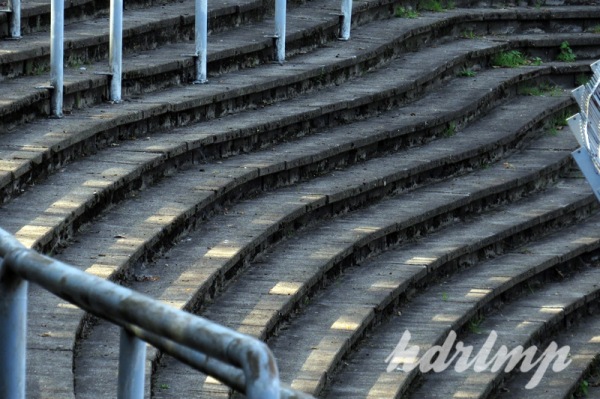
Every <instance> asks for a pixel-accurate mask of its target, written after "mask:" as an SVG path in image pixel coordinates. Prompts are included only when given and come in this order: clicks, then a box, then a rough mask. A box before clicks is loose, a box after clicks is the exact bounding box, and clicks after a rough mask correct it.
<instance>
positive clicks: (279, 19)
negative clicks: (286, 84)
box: [275, 0, 287, 64]
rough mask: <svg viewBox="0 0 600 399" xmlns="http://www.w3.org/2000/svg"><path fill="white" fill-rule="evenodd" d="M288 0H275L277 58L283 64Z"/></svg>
mask: <svg viewBox="0 0 600 399" xmlns="http://www.w3.org/2000/svg"><path fill="white" fill-rule="evenodd" d="M286 7H287V4H286V0H275V53H276V54H275V57H276V60H277V62H279V63H280V64H282V63H283V62H284V61H285V23H286Z"/></svg>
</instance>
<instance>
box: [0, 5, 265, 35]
mask: <svg viewBox="0 0 600 399" xmlns="http://www.w3.org/2000/svg"><path fill="white" fill-rule="evenodd" d="M50 3H51V2H50V1H39V0H38V1H28V0H25V1H22V2H21V35H22V36H25V37H27V36H29V35H31V34H32V33H37V32H49V31H50V11H51V6H50ZM171 3H175V2H174V1H166V0H165V1H160V2H157V1H154V0H142V1H137V0H135V1H128V2H127V3H126V4H124V13H125V15H127V14H129V12H130V11H132V10H139V9H144V8H150V7H165V8H167V7H168V6H169V5H172V4H171ZM208 6H209V14H208V15H209V21H210V22H213V23H212V24H211V25H209V27H210V28H212V29H218V28H219V27H220V24H215V23H214V21H215V20H216V19H218V18H219V17H221V18H222V17H223V16H225V15H227V16H228V19H231V20H232V21H238V23H239V22H243V21H245V20H247V19H248V18H249V16H251V15H252V14H257V15H261V14H263V13H264V12H265V7H266V5H265V3H264V2H262V1H256V0H250V1H248V0H246V1H239V2H236V4H226V3H225V4H224V3H221V4H219V5H215V4H209V5H208ZM215 6H216V7H215ZM109 7H110V2H108V1H98V0H75V1H68V2H65V11H64V12H65V14H64V20H65V25H73V24H76V23H81V22H83V21H88V20H93V19H100V18H107V17H108V15H109ZM4 10H5V8H4V7H2V11H4ZM6 10H8V7H7V8H6ZM8 32H9V14H8V13H7V12H0V39H2V38H6V37H8Z"/></svg>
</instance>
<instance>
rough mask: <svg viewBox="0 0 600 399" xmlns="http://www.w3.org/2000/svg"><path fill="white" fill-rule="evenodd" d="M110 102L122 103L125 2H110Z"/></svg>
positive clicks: (115, 0) (119, 0)
mask: <svg viewBox="0 0 600 399" xmlns="http://www.w3.org/2000/svg"><path fill="white" fill-rule="evenodd" d="M109 23H110V28H109V29H110V38H109V59H108V62H109V67H110V76H111V78H110V89H109V90H110V94H109V98H110V101H112V102H115V103H118V102H120V101H121V73H122V66H123V0H110V22H109Z"/></svg>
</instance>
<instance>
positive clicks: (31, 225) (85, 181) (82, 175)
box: [0, 49, 570, 251]
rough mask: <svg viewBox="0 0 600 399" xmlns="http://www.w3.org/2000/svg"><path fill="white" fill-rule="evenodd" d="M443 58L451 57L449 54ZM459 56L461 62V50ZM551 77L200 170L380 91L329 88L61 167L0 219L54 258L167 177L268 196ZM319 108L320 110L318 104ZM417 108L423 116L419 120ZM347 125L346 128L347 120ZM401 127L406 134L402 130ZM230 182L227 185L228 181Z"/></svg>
mask: <svg viewBox="0 0 600 399" xmlns="http://www.w3.org/2000/svg"><path fill="white" fill-rule="evenodd" d="M446 50H447V49H446ZM417 54H419V53H417ZM445 54H446V56H449V53H448V52H447V51H446V52H445ZM434 55H436V51H435V50H432V52H427V51H424V52H423V54H421V56H420V57H417V58H413V57H411V58H409V59H411V64H413V63H418V62H419V61H421V67H422V68H421V70H415V71H413V72H411V70H410V69H402V70H401V71H402V77H401V78H400V82H399V83H398V87H399V88H398V91H400V92H401V91H402V88H403V87H407V86H408V88H409V89H410V88H412V87H414V86H415V85H416V84H414V83H413V84H412V85H410V84H407V83H406V82H405V80H404V79H412V78H416V77H418V76H419V75H421V74H423V73H427V71H423V67H424V65H423V62H424V60H427V59H430V60H431V59H432V58H431V57H432V56H434ZM457 56H458V57H460V52H459V54H458V55H457ZM401 61H406V60H401ZM401 61H399V62H401ZM430 62H431V61H430ZM400 65H401V66H402V65H404V63H402V64H400ZM432 68H433V67H432ZM398 71H399V70H397V69H391V68H390V69H384V70H382V71H380V73H379V74H373V75H374V76H373V77H375V76H378V79H381V80H382V81H384V80H387V81H388V82H390V83H391V82H392V81H393V80H394V79H397V78H398V76H399V72H398ZM551 72H552V69H551V68H548V67H544V68H542V67H532V68H528V69H527V70H517V69H494V70H489V71H487V72H484V71H482V72H481V73H480V74H479V76H478V78H477V79H456V80H453V81H451V82H449V84H448V85H447V86H444V87H443V88H441V89H440V90H438V91H435V92H432V93H431V94H430V95H426V96H425V97H424V98H423V99H422V100H418V101H416V102H415V103H414V104H412V105H407V106H406V107H404V108H401V109H399V110H397V111H393V112H390V113H388V114H382V115H381V116H380V117H379V118H377V119H376V120H374V121H371V120H365V121H363V122H359V123H356V124H353V125H342V126H340V127H337V128H332V129H330V130H328V131H327V130H325V131H322V132H321V134H318V135H315V136H314V137H312V138H311V137H307V138H306V139H303V140H301V141H299V142H298V143H293V142H290V143H288V144H284V145H283V146H278V147H274V149H275V150H277V149H279V148H280V149H281V150H280V151H281V152H282V153H283V154H285V155H284V156H283V157H282V156H281V155H280V154H278V153H274V152H272V151H268V152H266V153H265V152H260V153H257V154H256V155H246V156H244V157H241V158H237V157H236V158H232V159H231V160H230V161H227V162H226V163H225V164H223V163H212V164H204V162H205V161H206V160H210V159H214V158H217V159H218V158H220V157H223V156H228V155H229V154H232V153H233V154H235V153H238V152H240V151H243V152H246V151H251V150H252V149H254V148H260V147H264V146H268V145H270V143H272V142H274V141H275V142H277V141H282V140H287V139H291V138H293V137H294V136H295V135H302V134H305V133H309V132H310V133H313V134H314V133H315V131H316V132H319V131H320V130H321V126H322V127H326V126H331V125H336V124H337V123H340V122H337V123H335V122H333V123H332V122H330V121H332V120H334V119H337V118H335V115H340V116H342V115H345V114H346V113H347V112H351V111H352V110H353V109H360V107H361V106H362V105H363V104H369V101H370V100H372V99H373V95H374V93H376V91H377V88H376V87H373V88H371V89H370V90H369V89H368V88H365V87H364V86H365V85H364V84H362V83H360V82H359V81H356V82H353V83H354V86H345V87H340V88H335V89H330V90H329V91H328V93H329V96H328V99H327V101H323V100H318V99H317V98H318V97H319V96H320V95H321V92H318V93H313V95H311V96H308V97H302V98H298V99H295V100H291V101H286V102H284V103H281V104H280V105H279V106H277V107H274V108H268V109H267V110H269V111H271V112H269V113H268V114H267V113H265V112H262V113H261V116H259V117H257V116H256V115H255V114H253V113H241V114H239V115H234V116H232V117H228V118H222V119H217V120H213V121H209V122H207V123H206V124H203V125H205V129H203V130H202V131H198V127H197V126H194V127H190V128H185V129H180V130H176V131H174V132H169V133H167V134H164V135H160V136H151V137H150V138H149V140H137V141H128V142H125V143H123V144H121V145H120V146H116V147H111V148H110V150H107V151H102V152H100V153H98V154H97V155H94V156H91V157H89V158H87V159H86V160H84V161H83V162H75V163H73V164H72V165H67V166H66V167H64V168H63V169H62V173H58V174H54V175H52V176H51V177H49V178H48V179H47V180H46V181H44V182H41V183H38V184H37V185H36V186H34V187H31V188H30V189H28V190H27V191H26V192H25V193H24V194H23V195H21V196H19V197H17V198H16V199H15V200H13V201H12V202H9V203H7V204H5V205H4V206H3V208H1V209H0V214H2V215H3V219H4V220H7V222H6V223H5V225H4V228H7V229H8V230H9V231H12V232H14V233H15V234H17V237H18V238H19V239H21V240H22V241H23V242H24V243H25V244H26V245H29V246H31V247H34V248H37V249H41V250H44V251H50V250H52V249H54V248H55V247H56V246H57V245H61V243H62V242H65V240H66V239H68V238H69V237H70V236H71V235H72V232H73V231H74V230H76V229H77V226H79V225H81V224H83V223H85V222H87V221H88V220H90V218H91V217H93V216H95V215H97V214H99V213H100V212H101V211H102V209H104V208H106V207H108V206H111V205H112V204H113V203H115V202H117V201H118V200H119V198H122V197H123V196H127V195H128V190H131V189H140V188H143V187H145V186H149V185H151V184H152V183H153V182H154V181H157V180H160V178H161V177H162V176H164V175H167V176H168V175H172V174H174V173H175V171H176V170H177V169H185V168H189V167H190V166H193V167H194V170H193V171H188V172H186V173H187V174H188V175H189V176H190V177H191V178H197V170H198V169H203V175H205V176H213V178H216V177H217V176H219V178H221V179H222V178H225V179H228V180H229V182H227V180H221V183H220V185H221V186H222V189H219V190H217V191H216V193H215V197H214V198H213V200H212V201H213V203H214V202H215V201H218V202H222V201H225V200H226V199H227V196H228V195H230V194H231V192H235V191H236V190H237V191H239V189H240V188H242V187H243V186H244V185H247V184H246V183H250V182H260V185H259V187H262V186H265V188H268V187H270V186H276V185H280V184H285V182H286V181H288V184H289V183H293V182H294V181H295V180H297V179H301V178H305V177H307V176H309V175H310V174H312V173H317V174H318V173H321V172H319V170H323V171H326V170H328V169H331V168H335V167H336V165H338V164H340V163H341V164H344V163H352V162H356V161H358V160H360V159H362V158H365V157H371V156H373V155H368V154H369V153H371V154H376V153H378V152H382V151H383V152H385V151H387V150H388V149H389V148H397V149H399V148H402V147H404V146H406V145H414V144H417V143H419V142H427V141H429V140H430V138H428V137H432V136H433V137H435V136H436V135H438V136H439V135H443V132H444V131H446V130H447V129H448V126H450V125H452V124H453V125H452V126H454V128H456V127H457V126H460V125H461V124H462V123H463V122H462V121H466V120H468V119H470V118H473V117H475V116H476V115H478V114H479V113H480V112H485V111H486V110H487V109H489V108H490V107H492V106H493V105H494V104H496V103H497V101H499V100H500V99H501V98H502V97H503V96H504V95H506V94H505V93H510V92H514V91H516V88H515V85H517V84H521V83H522V82H523V81H524V80H527V79H528V78H529V79H531V78H538V77H541V78H546V77H548V78H549V77H550V76H549V75H548V74H550V73H551ZM351 87H354V88H355V91H356V92H357V94H356V95H355V96H353V97H352V100H353V101H352V103H350V104H348V102H345V101H344V98H346V97H347V96H348V95H350V94H351V93H350V92H349V90H350V88H351ZM417 87H418V86H417ZM388 88H389V89H388V90H389V91H391V92H392V93H390V95H393V86H392V87H390V86H388ZM448 96H453V97H454V99H455V100H454V103H453V105H450V104H448V102H447V101H446V100H445V98H447V97H448ZM381 97H382V99H381V100H382V101H385V99H386V98H387V96H384V95H382V96H381ZM316 101H319V102H318V103H315V102H316ZM545 101H548V103H546V102H545ZM569 101H570V100H564V101H561V100H557V98H547V99H543V100H542V102H540V103H539V104H546V105H545V106H547V107H548V112H554V111H558V110H559V109H560V108H562V107H564V106H565V105H567V104H568V103H569ZM339 103H341V105H339ZM423 109H427V110H428V111H427V112H423ZM542 111H543V112H542V113H541V114H540V116H539V118H541V119H543V118H544V117H545V116H544V115H543V114H544V112H546V111H545V109H542ZM355 117H356V116H355ZM355 117H354V118H355ZM346 119H349V120H352V119H353V117H350V116H349V117H348V118H346ZM403 124H406V127H404V128H399V127H400V126H401V125H403ZM307 125H309V126H308V127H307ZM365 132H369V133H365ZM23 140H26V138H24V139H23ZM258 140H260V141H258ZM378 143H380V144H378ZM384 143H385V144H384ZM297 146H298V147H297ZM388 146H390V147H388ZM11 148H14V147H12V146H11ZM348 157H350V158H348ZM346 159H348V160H347V161H346ZM352 159H355V161H352ZM219 162H223V161H219ZM200 164H201V165H200ZM327 164H330V166H327ZM227 165H231V166H230V167H229V168H228V169H230V172H227V173H223V168H224V167H226V166H227ZM228 175H231V177H227V176H228ZM192 176H193V177H192ZM278 176H279V177H278ZM279 180H281V182H279ZM23 209H27V212H23Z"/></svg>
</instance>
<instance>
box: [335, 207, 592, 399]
mask: <svg viewBox="0 0 600 399" xmlns="http://www.w3.org/2000/svg"><path fill="white" fill-rule="evenodd" d="M597 225H598V216H597V215H596V216H594V217H593V218H591V219H590V221H589V222H586V223H585V226H586V229H585V231H583V232H578V228H577V227H574V228H571V229H569V230H568V231H567V233H566V234H565V233H563V232H559V233H556V234H554V235H553V236H551V237H549V238H547V239H543V240H541V241H540V242H539V243H534V244H533V247H532V246H530V244H528V245H527V246H526V249H529V248H535V250H534V251H532V254H529V253H528V251H525V250H524V251H522V252H518V250H517V251H514V252H511V253H508V254H507V255H505V256H502V257H499V258H497V259H493V260H490V261H489V262H485V263H482V264H481V265H478V266H476V269H475V270H474V271H473V272H471V271H469V272H468V273H462V274H461V275H459V276H455V277H453V278H452V285H450V283H447V284H444V285H438V286H435V287H433V288H432V289H431V290H428V291H426V292H425V293H424V294H422V295H419V296H417V297H416V299H415V303H414V306H413V304H411V303H409V304H408V305H407V306H406V308H400V310H401V314H400V315H398V316H393V317H392V319H391V320H390V321H389V322H386V323H384V324H383V325H382V326H381V327H379V328H378V329H377V330H376V331H375V332H374V333H373V334H371V335H370V336H369V338H368V339H367V340H366V341H365V342H364V343H363V345H362V347H361V348H360V349H359V350H358V351H357V353H355V354H354V355H352V356H351V358H350V359H347V362H348V364H347V365H346V366H345V367H344V369H343V371H342V372H341V373H340V374H339V375H337V376H336V377H335V381H334V384H333V387H332V389H331V390H330V391H329V392H328V395H327V396H326V397H331V398H334V397H335V398H337V397H349V398H367V397H368V398H374V397H377V398H380V397H390V398H393V397H400V395H403V394H406V391H407V390H408V389H409V384H410V383H411V382H412V381H413V378H414V377H415V375H416V374H417V371H418V370H412V371H411V372H404V371H401V369H402V366H403V365H399V369H398V370H394V371H392V372H390V373H387V372H386V366H387V364H386V363H385V359H386V358H387V357H388V355H390V353H391V352H392V350H393V349H394V348H395V346H396V345H397V344H398V341H399V339H400V337H401V336H402V334H403V333H404V331H406V330H408V331H410V333H411V335H412V337H411V344H412V345H419V346H420V348H421V350H422V351H421V352H420V354H422V353H423V352H424V351H425V350H427V349H428V348H430V347H432V346H433V345H435V344H441V343H442V342H443V340H444V339H445V337H446V335H447V334H448V332H449V331H450V330H458V329H460V328H461V327H463V326H464V323H465V322H466V321H467V320H466V318H465V316H466V315H468V314H469V313H470V314H473V313H472V311H473V308H474V306H475V304H476V303H479V301H481V300H482V299H483V298H485V297H490V296H494V291H495V290H498V289H499V288H498V287H500V286H502V285H504V283H506V284H508V285H509V287H510V286H511V284H512V283H513V282H522V281H527V279H528V278H529V277H531V276H533V275H535V274H537V273H540V272H541V271H542V270H545V269H548V268H552V267H554V266H553V265H556V264H558V263H562V262H564V261H569V259H573V258H576V257H578V256H580V255H581V254H582V253H585V252H587V251H590V250H593V251H596V252H597V248H598V235H597ZM578 241H579V242H578ZM588 244H589V245H588ZM554 245H556V246H554ZM529 250H531V249H529ZM538 250H539V251H538ZM592 272H593V273H594V276H597V274H596V273H597V269H592ZM463 275H465V276H463ZM577 278H578V279H580V280H579V281H588V282H592V283H593V281H592V280H590V278H597V277H593V276H589V275H588V276H586V277H583V278H582V277H580V276H578V277H577ZM513 279H515V280H513ZM568 284H572V283H569V282H567V284H565V286H564V287H562V288H561V284H553V285H551V286H550V287H551V289H552V290H554V291H555V290H556V289H557V288H558V289H560V290H564V292H574V293H579V291H577V290H575V291H573V290H569V288H570V286H569V285H568ZM576 285H577V284H576ZM590 285H592V284H590ZM590 288H592V291H595V292H596V293H597V287H590ZM548 289H549V288H548V287H544V290H548ZM444 293H446V296H444ZM473 293H475V294H473ZM565 297H569V299H571V298H570V297H571V295H567V294H565ZM444 298H447V299H446V300H445V299H444ZM503 299H506V296H505V298H503ZM527 300H529V299H528V298H525V301H527ZM446 302H448V303H446ZM513 305H514V307H516V308H520V309H521V310H523V307H526V306H527V305H524V304H523V305H521V304H520V301H519V300H518V299H517V298H515V303H511V304H509V305H507V307H505V308H503V310H502V314H501V315H499V316H498V318H502V319H506V320H511V322H510V323H507V322H505V323H504V324H505V325H506V329H505V328H504V327H500V326H499V325H495V327H499V328H500V329H501V330H497V331H498V334H499V338H502V337H503V336H504V337H509V336H511V337H512V333H513V332H514V331H519V329H521V328H523V327H525V328H526V327H527V326H530V325H531V324H535V325H536V327H539V324H537V323H536V322H534V323H530V322H528V321H527V320H531V318H530V319H528V318H527V316H524V315H526V314H527V312H525V311H524V312H521V315H515V316H514V317H506V318H504V317H503V316H502V315H504V316H507V313H506V312H507V309H508V308H509V306H513ZM455 309H457V310H456V311H454V310H455ZM529 312H530V313H529V315H530V316H531V315H534V314H539V315H541V314H540V313H536V312H537V309H536V308H529ZM553 315H556V313H554V312H553ZM523 316H524V317H523ZM495 318H496V316H492V317H491V318H489V319H485V321H484V322H483V323H482V324H481V325H480V326H479V327H480V329H481V332H482V334H481V335H480V336H479V337H480V338H482V339H483V338H486V337H487V336H488V334H487V333H488V332H489V331H484V328H485V327H484V325H490V324H488V322H489V323H491V322H492V320H494V319H495ZM535 318H536V319H537V317H535ZM513 321H514V323H513ZM556 322H558V320H554V321H553V323H556ZM463 338H464V337H461V336H460V334H459V338H458V339H457V340H461V341H463V342H464V343H465V345H469V344H472V343H473V342H470V341H469V342H467V341H465V340H464V339H463ZM482 339H479V338H478V339H477V340H478V341H479V343H478V344H477V343H476V344H475V345H474V346H473V347H474V348H480V347H481V343H482ZM521 344H522V345H524V346H525V347H527V346H528V343H527V342H525V343H521ZM497 345H498V344H497ZM516 345H517V343H512V344H511V345H507V346H508V348H514V347H515V346H516ZM448 374H454V375H453V376H452V377H450V376H448ZM456 374H457V373H455V372H454V371H452V370H448V371H447V372H443V373H439V374H436V373H429V374H427V375H426V378H424V384H423V385H421V387H422V388H417V391H416V392H415V393H414V395H417V396H416V397H428V398H429V397H431V398H433V397H436V398H437V397H440V398H441V397H452V395H454V394H457V395H459V393H458V390H450V389H448V388H446V389H440V386H441V385H443V384H444V381H446V380H448V381H451V380H453V379H454V378H455V377H457V375H456ZM462 377H465V375H463V376H462ZM478 379H479V377H475V378H472V379H470V380H469V382H467V383H466V384H467V385H465V388H466V389H467V390H469V389H470V387H469V386H470V385H471V384H473V385H476V383H478ZM340 395H341V396H340ZM419 395H422V396H419ZM460 395H465V396H464V397H470V396H468V395H467V391H464V390H462V391H460Z"/></svg>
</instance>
